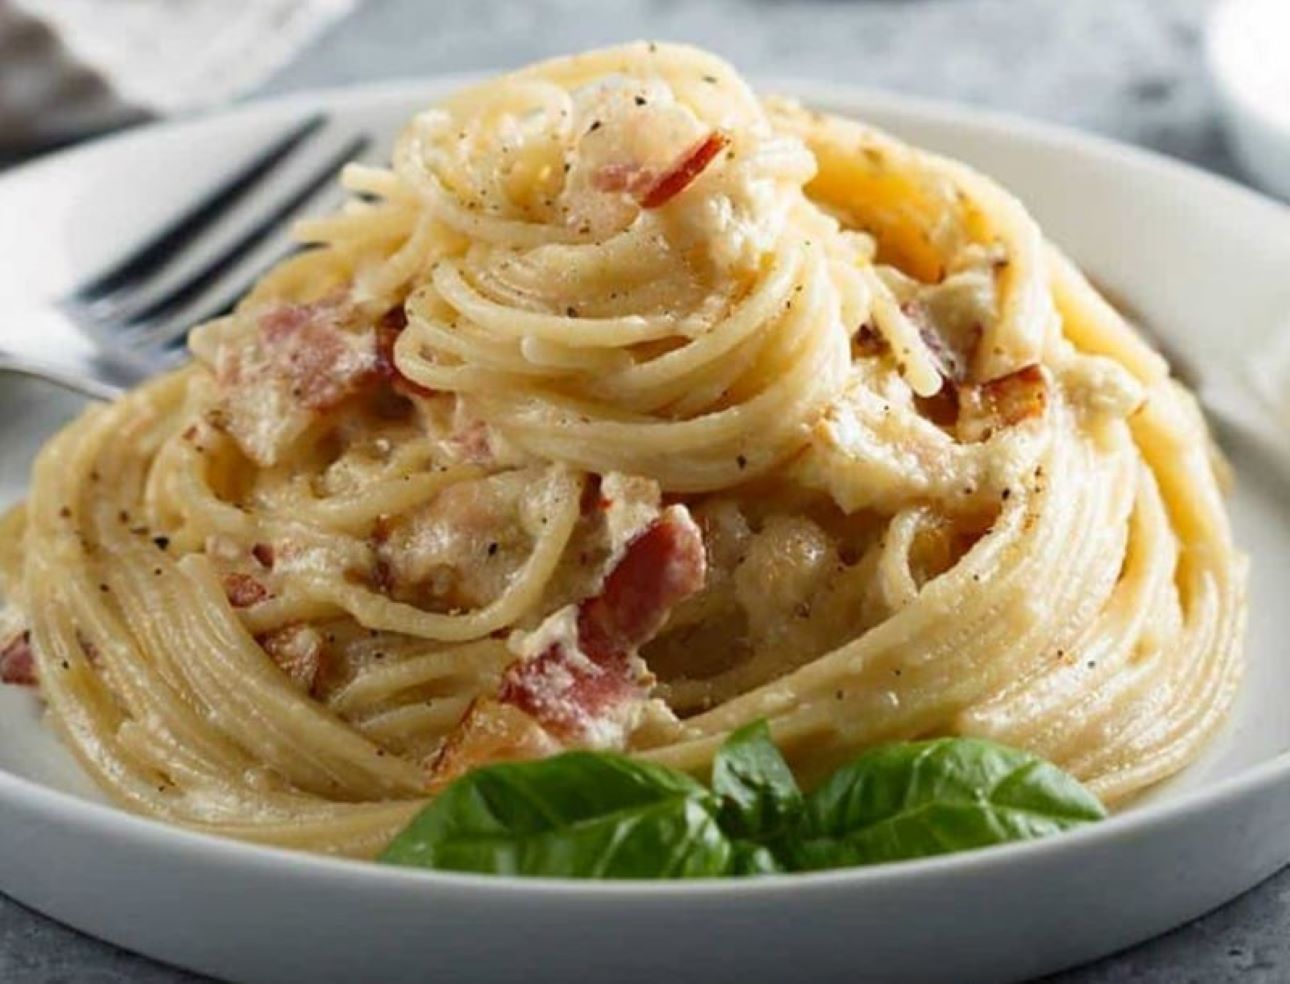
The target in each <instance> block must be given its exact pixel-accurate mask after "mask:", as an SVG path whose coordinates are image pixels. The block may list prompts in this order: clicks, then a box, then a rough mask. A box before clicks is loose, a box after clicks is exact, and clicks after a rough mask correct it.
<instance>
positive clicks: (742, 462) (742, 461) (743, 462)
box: [735, 454, 748, 471]
mask: <svg viewBox="0 0 1290 984" xmlns="http://www.w3.org/2000/svg"><path fill="white" fill-rule="evenodd" d="M735 464H736V465H738V466H739V470H740V471H743V470H744V469H745V468H747V467H748V459H747V458H746V457H745V456H744V455H742V454H741V455H739V456H738V457H737V458H735Z"/></svg>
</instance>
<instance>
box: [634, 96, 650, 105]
mask: <svg viewBox="0 0 1290 984" xmlns="http://www.w3.org/2000/svg"><path fill="white" fill-rule="evenodd" d="M647 102H648V100H647V99H646V98H645V97H644V96H637V97H636V105H637V106H644V105H645V104H646V103H647Z"/></svg>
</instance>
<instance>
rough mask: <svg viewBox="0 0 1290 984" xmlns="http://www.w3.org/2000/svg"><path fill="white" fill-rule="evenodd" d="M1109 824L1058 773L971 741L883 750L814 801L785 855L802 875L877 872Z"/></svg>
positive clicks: (1092, 800)
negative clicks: (871, 868) (904, 862)
mask: <svg viewBox="0 0 1290 984" xmlns="http://www.w3.org/2000/svg"><path fill="white" fill-rule="evenodd" d="M1105 815H1106V811H1105V810H1104V809H1103V807H1102V804H1101V803H1099V802H1098V801H1097V798H1096V797H1094V796H1093V794H1092V793H1090V792H1088V790H1086V789H1085V788H1084V787H1083V786H1081V785H1080V784H1079V783H1078V782H1077V781H1076V780H1075V779H1073V778H1072V777H1071V776H1069V775H1067V774H1066V773H1064V772H1062V771H1061V770H1060V769H1058V768H1057V767H1056V766H1054V765H1051V764H1050V763H1048V762H1045V761H1044V760H1042V759H1039V758H1036V757H1035V756H1033V755H1031V754H1029V753H1027V752H1022V751H1019V750H1017V749H1012V748H1007V747H1005V746H1003V745H998V744H995V743H993V742H989V741H982V740H979V739H971V738H945V739H940V740H936V741H925V742H907V743H898V744H892V745H883V746H880V747H878V748H875V749H873V750H872V751H869V752H867V753H865V754H864V755H861V756H860V758H858V759H856V760H855V761H854V762H853V763H852V764H851V765H848V766H844V767H843V768H841V769H839V770H838V771H837V772H836V773H834V775H833V777H832V778H830V779H829V780H828V781H827V782H826V783H825V784H824V785H823V786H821V787H820V788H819V789H817V790H815V792H813V793H812V794H811V795H810V796H809V797H807V802H806V810H805V813H804V814H803V817H802V823H801V826H800V828H799V829H798V831H797V834H798V836H797V837H794V838H791V839H790V840H789V841H788V842H787V843H786V846H785V850H786V851H787V854H788V860H789V864H790V866H791V867H793V868H795V869H799V870H803V869H817V868H838V867H845V866H850V865H860V864H875V863H878V862H883V861H897V860H901V859H905V858H918V857H926V856H928V855H933V854H945V853H948V852H951V851H965V850H970V849H972V848H978V847H986V846H989V845H991V844H1001V843H1004V842H1006V841H1014V840H1026V839H1029V838H1032V837H1044V836H1047V835H1049V834H1054V833H1058V832H1059V831H1063V830H1068V829H1070V828H1071V827H1077V826H1080V825H1082V824H1085V823H1089V822H1091V821H1094V820H1100V819H1102V818H1103V817H1104V816H1105Z"/></svg>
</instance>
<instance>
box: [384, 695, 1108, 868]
mask: <svg viewBox="0 0 1290 984" xmlns="http://www.w3.org/2000/svg"><path fill="white" fill-rule="evenodd" d="M1105 815H1106V813H1105V810H1104V809H1103V808H1102V805H1101V804H1100V803H1099V802H1098V801H1097V799H1096V798H1095V797H1094V796H1093V794H1092V793H1090V792H1088V791H1087V790H1086V789H1085V788H1084V787H1083V786H1081V785H1080V784H1079V783H1078V782H1077V781H1076V780H1075V779H1073V778H1072V777H1070V776H1069V775H1067V774H1066V773H1064V772H1062V771H1061V770H1060V769H1058V768H1057V767H1056V766H1054V765H1051V764H1049V763H1048V762H1045V761H1044V760H1042V759H1040V758H1037V757H1035V756H1034V755H1031V754H1029V753H1027V752H1022V751H1019V750H1017V749H1013V748H1008V747H1006V746H1003V745H999V744H996V743H994V742H989V741H983V740H980V739H975V738H941V739H936V740H933V741H920V742H897V743H893V744H889V745H883V746H880V747H878V748H874V749H872V750H870V751H868V752H865V753H864V754H862V755H861V756H860V757H859V758H857V759H856V760H855V761H853V762H852V763H851V764H850V765H846V766H843V767H842V768H841V769H839V770H838V771H837V772H835V773H834V774H833V776H832V777H831V778H830V779H828V780H827V781H826V782H825V783H824V784H823V785H821V786H820V787H819V788H818V789H816V790H814V791H813V792H811V793H809V794H807V795H803V794H802V792H801V790H799V789H798V787H797V783H796V782H795V781H794V780H793V775H792V773H791V772H790V771H789V768H788V765H787V763H785V761H784V759H783V756H781V755H780V753H779V750H778V749H777V748H776V747H775V744H774V742H773V741H772V740H771V736H770V730H769V728H768V727H767V726H766V724H765V722H761V721H759V722H757V723H755V724H753V725H750V726H748V727H746V728H742V729H740V730H739V731H736V732H734V733H733V734H731V735H730V737H729V738H728V739H727V740H726V742H725V744H724V745H723V746H722V747H721V749H720V750H719V751H718V753H717V756H716V758H715V760H714V762H713V768H712V788H711V789H709V788H708V787H706V786H704V785H702V784H701V783H699V782H696V781H695V780H694V779H692V778H690V777H689V776H687V775H685V774H683V773H681V772H677V771H675V770H673V769H668V768H665V767H663V766H660V765H655V764H652V763H648V762H641V761H638V760H635V759H629V758H627V757H625V756H622V755H613V754H608V753H599V752H569V753H566V754H564V755H557V756H555V757H553V758H548V759H541V760H538V761H533V762H507V763H502V764H499V765H492V766H487V767H484V768H480V769H476V770H474V771H473V772H470V773H468V774H467V775H465V776H463V777H462V778H461V779H458V780H457V781H456V782H454V783H453V784H452V785H451V786H449V787H448V788H447V789H446V790H444V792H443V793H441V794H440V795H439V796H438V797H436V798H435V799H434V801H432V802H431V803H430V804H429V805H427V806H426V808H425V809H424V810H422V811H421V812H420V813H419V814H418V815H417V816H416V817H415V818H414V819H413V820H412V822H411V823H409V824H408V826H407V827H406V828H405V829H404V830H403V831H402V832H401V833H400V834H399V835H398V836H397V837H395V839H394V840H393V842H391V844H390V845H389V847H387V848H386V850H385V852H384V853H383V854H382V855H381V858H380V860H381V861H383V862H386V863H388V864H400V865H410V866H414V867H423V868H435V869H439V870H444V871H474V872H484V873H490V874H499V875H542V876H547V877H555V878H710V877H716V876H722V875H726V876H732V875H757V874H771V873H779V872H790V871H809V870H818V869H822V868H842V867H852V866H855V865H866V864H877V863H881V862H885V861H897V860H903V859H908V858H919V857H927V856H930V855H934V854H944V853H948V852H951V851H963V850H970V849H973V848H979V847H987V846H990V845H992V844H1002V843H1006V842H1009V841H1016V840H1028V839H1031V838H1035V837H1044V836H1048V835H1049V834H1054V833H1058V832H1060V831H1063V830H1068V829H1070V828H1072V827H1077V826H1080V825H1083V824H1086V823H1090V822H1092V821H1096V820H1100V819H1101V818H1102V817H1104V816H1105Z"/></svg>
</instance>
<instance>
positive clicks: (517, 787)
mask: <svg viewBox="0 0 1290 984" xmlns="http://www.w3.org/2000/svg"><path fill="white" fill-rule="evenodd" d="M716 808H717V802H716V800H715V798H714V797H713V796H712V794H711V793H710V792H708V790H706V789H705V788H704V787H703V786H702V785H700V784H699V783H697V782H695V781H694V780H693V779H691V778H690V777H689V776H686V775H684V774H682V773H679V772H675V771H673V770H671V769H667V768H664V767H662V766H658V765H653V764H650V763H648V762H638V761H635V760H632V759H628V758H625V757H623V756H620V755H607V754H599V753H595V752H568V753H565V754H563V755H558V756H555V757H554V758H548V759H541V760H539V761H533V762H508V763H502V764H498V765H492V766H488V767H486V768H481V769H476V770H474V771H472V772H469V773H467V774H466V775H465V776H463V777H462V778H460V779H458V780H457V781H456V782H454V783H452V785H450V786H449V787H448V788H447V789H445V790H444V791H443V792H442V793H440V794H439V796H437V797H436V798H435V799H434V800H433V801H432V802H431V803H430V804H429V805H428V806H426V808H425V809H424V810H422V811H421V813H419V814H418V815H417V816H416V817H415V818H414V819H413V820H412V822H411V823H410V824H409V825H408V826H407V828H405V829H404V830H403V832H402V833H400V834H399V835H398V836H397V837H396V838H395V839H394V841H393V842H392V843H391V844H390V845H389V847H387V848H386V849H385V852H384V853H383V854H382V855H381V858H380V860H382V861H384V862H388V863H390V864H402V865H413V866H419V867H425V868H438V869H442V870H448V871H476V872H485V873H490V874H499V875H547V876H551V877H559V878H697V877H705V876H712V875H721V874H725V873H727V872H728V870H729V868H730V861H731V855H732V848H731V844H730V841H729V840H728V839H727V838H726V836H725V835H724V834H723V833H722V832H721V829H720V827H719V826H718V825H717V820H716V817H715V813H716Z"/></svg>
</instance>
